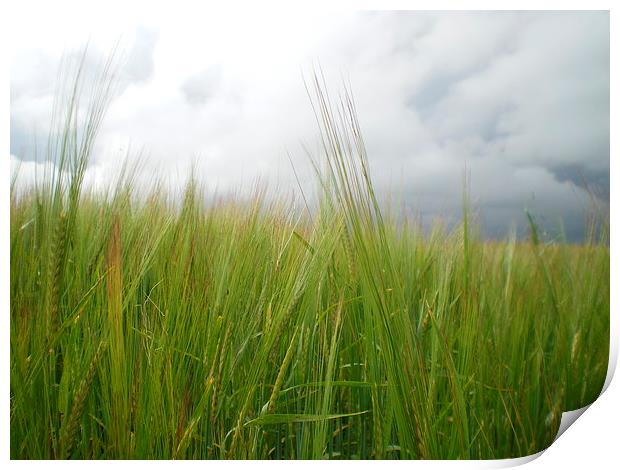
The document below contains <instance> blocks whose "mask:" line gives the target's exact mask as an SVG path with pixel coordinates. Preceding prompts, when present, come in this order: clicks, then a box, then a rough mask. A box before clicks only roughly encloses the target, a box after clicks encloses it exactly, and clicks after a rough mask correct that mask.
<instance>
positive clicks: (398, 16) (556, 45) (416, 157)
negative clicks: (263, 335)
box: [10, 11, 610, 240]
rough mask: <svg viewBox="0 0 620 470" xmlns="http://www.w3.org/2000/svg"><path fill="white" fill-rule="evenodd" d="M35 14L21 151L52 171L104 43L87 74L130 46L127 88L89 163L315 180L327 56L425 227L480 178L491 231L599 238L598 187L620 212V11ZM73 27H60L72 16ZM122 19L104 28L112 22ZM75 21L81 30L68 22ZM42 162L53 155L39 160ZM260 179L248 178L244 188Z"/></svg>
mask: <svg viewBox="0 0 620 470" xmlns="http://www.w3.org/2000/svg"><path fill="white" fill-rule="evenodd" d="M101 19H102V18H101V16H100V15H99V14H96V13H95V12H91V13H90V16H89V14H88V12H86V13H85V16H84V18H83V21H80V22H67V23H66V24H64V25H63V24H62V20H61V19H58V20H57V21H49V17H47V16H46V15H45V14H42V15H39V16H38V17H37V18H30V17H28V21H24V23H23V26H24V27H23V28H19V30H17V31H16V33H15V35H14V39H15V41H14V47H13V50H12V58H11V109H10V113H11V117H10V124H11V160H12V164H13V166H15V164H16V163H18V161H20V160H21V161H22V165H21V169H20V171H21V172H22V173H23V174H24V178H28V174H30V173H32V172H34V169H35V167H36V166H37V164H35V162H33V158H34V156H33V155H34V152H33V147H34V144H35V143H36V142H39V144H38V145H40V144H41V142H42V141H44V140H42V139H43V138H44V137H45V136H46V134H47V132H48V131H49V122H50V113H51V108H52V102H53V96H54V90H55V85H56V83H55V82H56V76H57V70H58V67H59V64H60V58H61V56H62V54H63V53H65V54H71V53H77V52H79V51H81V50H82V49H83V48H84V45H85V44H86V42H87V41H89V52H88V59H87V68H88V67H93V68H94V67H95V65H96V64H97V63H98V62H99V61H101V60H103V58H105V57H106V56H107V54H108V53H109V51H110V50H111V48H112V47H113V45H114V44H115V43H116V42H119V44H120V46H119V48H118V50H119V51H120V54H119V55H120V56H121V57H122V61H121V63H122V64H121V66H120V82H119V92H118V93H117V95H116V97H115V98H114V100H113V101H112V103H111V106H110V108H109V111H108V114H107V116H106V120H105V122H104V125H103V127H102V130H101V134H100V137H99V140H98V144H97V147H96V149H95V153H94V155H93V158H92V162H91V165H90V167H89V170H88V179H89V181H95V182H96V181H104V180H106V179H109V177H110V175H112V174H113V173H114V170H115V168H117V167H118V165H119V162H121V161H122V159H123V157H124V156H125V155H126V154H127V150H128V148H130V149H133V150H131V152H130V157H129V158H136V157H137V156H138V154H141V155H142V160H143V170H142V173H141V176H142V177H143V178H144V179H148V178H150V177H151V176H150V175H151V174H152V173H151V172H152V171H153V170H155V171H157V172H159V173H158V174H160V175H161V174H164V175H166V176H167V177H168V178H171V179H174V178H176V179H181V180H182V179H183V178H184V177H185V176H186V175H187V172H188V169H189V168H190V167H191V166H192V165H194V166H195V167H196V168H197V170H198V172H199V174H200V177H201V179H202V181H203V182H204V185H205V187H206V188H207V189H209V190H217V191H219V192H226V191H232V190H240V189H239V188H248V187H250V186H251V185H252V184H253V182H255V181H256V180H257V179H258V178H260V180H261V181H262V182H263V183H265V182H267V183H268V184H269V185H270V187H271V188H278V190H280V191H282V192H287V193H288V192H289V191H292V190H294V189H295V188H296V183H295V178H294V174H293V171H292V169H291V164H290V162H289V158H288V156H287V155H288V154H290V155H291V159H292V161H293V164H294V165H295V168H296V169H297V172H298V173H299V174H300V176H301V180H302V186H304V187H305V190H306V191H307V192H311V191H312V188H313V187H314V184H313V183H312V172H311V167H310V164H309V163H308V160H307V156H306V153H305V151H304V147H306V148H308V149H309V150H310V152H311V153H313V154H315V155H318V154H319V146H318V144H319V141H318V129H317V127H316V123H315V120H314V117H313V114H312V108H311V106H310V103H309V100H308V96H307V94H306V90H305V88H304V83H303V79H302V76H303V75H304V74H305V76H306V77H307V76H308V75H309V74H310V73H311V72H312V68H313V65H316V64H318V63H320V65H321V67H322V70H323V71H324V73H325V75H326V78H327V81H328V85H329V87H330V91H331V92H333V94H334V95H336V94H337V93H338V92H339V91H341V90H342V81H343V79H345V80H346V81H348V82H350V84H351V88H352V92H353V95H354V97H355V100H356V102H357V108H358V114H359V120H360V124H361V127H362V131H363V133H364V137H365V141H366V145H367V149H368V154H369V160H370V165H371V170H372V177H373V178H374V181H375V183H376V185H377V187H378V189H379V191H380V193H381V194H382V195H384V197H387V195H388V194H392V195H395V198H398V199H399V200H401V201H402V202H403V203H404V205H405V206H406V208H407V210H408V211H409V212H412V213H415V214H418V215H419V216H420V217H421V218H422V221H423V223H425V224H426V223H428V222H429V221H430V220H431V219H433V218H434V217H437V216H440V217H443V218H447V219H448V220H454V218H455V217H456V216H458V213H459V210H460V207H461V194H462V190H463V183H462V181H463V174H464V170H465V168H467V171H468V172H469V174H470V181H471V197H472V202H473V205H474V206H475V207H476V208H477V209H478V211H479V214H480V215H479V217H480V220H481V222H482V224H483V226H484V230H485V233H486V234H487V235H488V236H492V237H495V236H503V235H505V234H506V233H507V232H508V230H509V228H510V227H511V225H512V224H516V225H517V228H518V229H519V230H522V229H523V227H524V222H525V216H524V209H525V208H528V209H529V210H530V211H532V212H533V213H534V214H535V215H536V216H537V217H538V219H539V220H540V221H541V222H543V224H545V226H547V227H548V228H549V229H550V230H551V229H552V227H557V226H558V223H559V221H560V220H562V222H563V224H564V227H565V230H566V232H567V235H568V236H569V238H570V239H572V240H579V239H580V238H581V237H582V235H583V220H584V209H585V208H587V207H588V204H589V202H588V200H589V197H588V194H587V192H586V191H585V189H584V187H585V186H586V185H587V186H589V187H590V188H591V189H592V190H594V191H595V192H596V194H597V195H598V198H599V203H600V204H601V206H602V207H603V208H604V210H608V201H609V158H610V157H609V133H610V129H609V15H608V13H606V12H492V13H490V12H357V13H338V14H336V13H317V12H308V11H304V12H301V13H298V14H294V13H293V12H282V13H281V15H280V14H277V13H274V12H261V11H255V12H252V14H241V13H240V12H239V11H231V12H228V13H224V12H220V13H214V14H212V15H177V16H175V17H169V16H167V15H165V14H161V15H158V14H154V13H152V14H151V13H145V12H131V11H128V12H127V14H125V15H119V16H115V17H114V21H111V22H108V21H101ZM59 22H60V23H59ZM100 25H104V26H100ZM59 26H65V27H59ZM38 165H40V164H38ZM241 191H243V189H241Z"/></svg>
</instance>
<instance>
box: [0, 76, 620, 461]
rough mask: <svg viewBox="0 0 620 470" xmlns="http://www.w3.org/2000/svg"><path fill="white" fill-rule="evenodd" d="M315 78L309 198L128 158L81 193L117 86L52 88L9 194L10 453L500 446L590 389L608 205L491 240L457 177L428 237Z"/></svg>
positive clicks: (531, 433) (546, 421) (421, 451)
mask: <svg viewBox="0 0 620 470" xmlns="http://www.w3.org/2000/svg"><path fill="white" fill-rule="evenodd" d="M78 78H79V77H78ZM78 81H79V80H78ZM309 89H310V90H312V93H311V96H312V104H313V106H314V109H315V113H316V116H317V123H318V128H319V129H318V131H317V132H320V135H321V136H322V142H323V148H324V152H323V154H322V155H317V156H316V158H315V159H314V160H313V164H314V168H315V170H316V183H317V187H319V188H320V190H319V191H318V192H319V198H318V199H319V203H318V204H317V205H316V207H315V208H312V209H306V208H305V207H304V208H303V209H300V208H299V207H297V206H296V205H294V204H292V203H291V202H290V201H288V200H285V199H281V200H280V199H277V198H276V199H273V198H267V197H265V195H264V192H262V191H260V190H257V191H255V196H254V197H253V199H251V200H249V201H247V200H243V201H241V200H235V199H230V198H222V199H219V200H216V201H215V202H213V201H211V202H209V203H207V202H206V200H207V199H206V198H205V191H204V190H203V188H202V185H201V182H200V181H199V180H198V179H197V178H191V179H190V180H189V182H188V183H187V186H186V188H185V190H184V194H183V196H182V198H180V200H179V199H178V198H176V199H175V198H174V197H172V195H171V194H169V192H167V191H166V190H165V189H162V188H161V187H160V186H154V187H153V188H152V190H151V191H150V192H149V193H148V194H146V195H145V194H142V195H141V197H137V196H136V194H135V188H134V187H133V184H132V177H131V175H132V172H131V171H127V172H126V173H125V174H124V177H121V178H120V179H119V180H118V182H117V183H116V184H115V185H113V186H112V187H110V188H109V189H108V191H107V192H101V191H94V190H91V189H89V188H88V187H86V186H84V185H83V176H84V172H85V169H86V167H87V165H88V159H89V156H90V154H91V150H92V145H93V143H94V141H95V139H96V135H97V129H98V128H99V126H100V123H101V120H102V119H103V118H104V114H105V109H106V107H107V105H108V102H109V97H110V93H111V91H110V89H109V88H108V87H105V86H98V87H95V88H94V91H93V90H90V89H87V92H88V93H89V94H90V101H89V103H91V104H90V107H89V108H88V112H87V113H86V114H85V115H83V114H80V113H77V111H76V109H77V106H78V105H77V102H78V100H77V99H75V100H72V99H69V100H66V101H63V102H62V103H64V105H63V107H61V109H62V112H60V113H58V116H60V117H59V119H58V127H59V129H61V132H60V133H58V134H56V136H57V137H56V139H55V140H54V141H53V142H52V145H50V147H49V149H48V152H49V155H50V158H53V159H54V161H55V162H56V170H55V171H54V172H52V173H50V174H47V175H42V177H41V178H39V180H38V181H37V184H36V186H31V187H29V188H20V187H18V186H19V185H18V184H17V183H16V181H17V178H16V177H14V179H13V182H14V183H13V185H12V190H11V202H10V204H11V214H10V238H11V246H10V250H11V255H10V274H11V278H10V292H11V305H10V327H11V330H10V378H11V398H10V450H11V457H12V458H14V459H500V458H510V457H519V456H525V455H528V454H532V453H535V452H538V451H540V450H542V449H544V448H546V447H547V446H549V445H550V443H551V442H552V441H553V439H554V437H555V435H556V432H557V429H558V425H559V422H560V418H561V414H562V412H563V411H565V410H571V409H576V408H580V407H583V406H585V405H587V404H589V403H591V402H593V401H594V400H595V399H596V398H597V396H598V394H599V393H600V391H601V389H602V386H603V383H604V381H605V377H606V373H607V364H608V353H609V312H610V306H609V296H610V282H609V244H608V235H607V234H608V222H607V221H606V220H605V218H604V217H603V218H601V217H598V218H596V220H594V219H593V221H592V223H591V227H592V230H591V231H590V236H589V238H588V240H586V241H585V242H584V243H583V244H580V245H575V244H568V243H564V242H557V241H556V242H553V243H549V242H547V241H546V240H544V239H543V237H541V236H540V235H539V230H538V227H537V224H536V220H535V219H534V218H530V236H529V237H528V238H527V239H517V238H515V237H508V238H507V239H505V240H502V241H488V240H485V239H484V238H483V237H482V236H481V235H480V234H479V230H478V226H477V223H476V218H475V217H474V216H473V214H474V212H475V211H473V210H472V209H470V208H469V205H468V197H467V191H465V192H464V196H463V201H464V204H463V218H462V222H461V224H460V225H459V226H457V227H455V228H451V229H449V230H448V229H445V228H442V226H441V225H440V224H437V225H436V226H435V227H434V228H433V229H432V230H430V231H425V230H422V229H420V227H419V226H418V224H416V223H415V221H413V220H407V219H404V220H403V219H401V218H398V217H396V216H394V215H393V214H392V213H391V212H390V211H388V210H386V209H384V208H382V207H380V204H379V203H378V202H377V196H376V194H375V192H374V190H373V185H372V181H371V178H370V170H369V166H368V160H367V156H366V152H365V147H364V142H363V139H362V135H361V131H360V126H359V124H358V121H357V113H356V110H355V106H354V103H353V100H352V98H351V97H350V95H349V94H345V95H344V96H343V97H342V98H341V99H340V100H339V101H337V102H336V103H335V104H334V103H332V102H331V101H330V100H329V98H328V97H327V95H326V94H325V92H324V89H323V88H322V86H321V83H320V81H319V79H318V78H316V77H315V78H314V81H313V82H312V83H310V84H309ZM80 90H82V88H80V89H78V87H77V86H76V88H75V90H73V92H72V93H73V94H72V95H70V96H78V95H79V94H80V93H82V92H83V91H82V92H81V91H80ZM78 128H79V129H80V131H79V132H78V130H77V129H78ZM524 217H525V215H524Z"/></svg>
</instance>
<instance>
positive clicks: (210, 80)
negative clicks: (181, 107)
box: [181, 66, 221, 105]
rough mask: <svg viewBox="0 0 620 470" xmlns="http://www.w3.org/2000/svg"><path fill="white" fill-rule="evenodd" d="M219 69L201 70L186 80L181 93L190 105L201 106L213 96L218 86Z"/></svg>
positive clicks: (215, 67)
mask: <svg viewBox="0 0 620 470" xmlns="http://www.w3.org/2000/svg"><path fill="white" fill-rule="evenodd" d="M220 74H221V71H220V68H219V67H217V66H213V67H210V68H208V69H206V70H203V71H202V72H200V73H199V74H197V75H194V76H192V77H190V78H188V79H187V80H186V81H185V82H184V83H183V85H182V86H181V92H182V93H183V96H184V97H185V100H186V101H187V102H188V103H189V104H190V105H203V104H205V103H206V102H207V101H208V100H209V98H211V97H212V96H214V95H215V94H216V93H217V91H218V87H219V84H220Z"/></svg>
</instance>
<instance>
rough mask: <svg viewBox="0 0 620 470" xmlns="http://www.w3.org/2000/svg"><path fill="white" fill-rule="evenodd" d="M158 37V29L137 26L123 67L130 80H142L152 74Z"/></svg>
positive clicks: (145, 79)
mask: <svg viewBox="0 0 620 470" xmlns="http://www.w3.org/2000/svg"><path fill="white" fill-rule="evenodd" d="M158 39H159V32H158V31H154V30H150V29H147V28H145V27H143V26H140V27H139V28H137V30H136V37H135V41H134V43H133V46H132V48H131V50H130V52H129V54H128V57H127V62H126V65H125V67H124V69H123V71H124V73H125V75H126V77H127V79H128V80H129V81H130V82H136V83H139V82H144V81H147V80H148V79H150V78H151V77H152V76H153V73H154V71H155V62H154V59H153V54H154V51H155V45H156V44H157V41H158Z"/></svg>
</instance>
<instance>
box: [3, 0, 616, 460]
mask: <svg viewBox="0 0 620 470" xmlns="http://www.w3.org/2000/svg"><path fill="white" fill-rule="evenodd" d="M86 3H87V2H85V1H54V2H43V1H42V2H36V1H21V2H17V1H14V2H11V7H12V8H28V9H30V10H29V11H31V13H32V14H33V15H36V14H37V13H38V12H39V11H41V9H49V8H50V5H51V7H52V8H53V9H54V10H56V11H60V10H62V11H66V12H68V14H71V12H80V11H82V12H83V11H84V9H85V8H86V9H90V8H94V9H95V10H96V9H97V8H105V9H106V10H109V9H111V10H116V11H118V14H119V15H123V14H134V15H140V14H141V12H152V11H160V12H161V11H165V12H166V13H168V11H167V10H169V12H170V14H172V15H174V14H184V15H186V14H188V12H189V11H191V12H192V13H194V12H196V13H200V14H207V13H208V10H209V9H217V10H220V9H222V8H233V9H234V10H235V11H237V12H238V13H239V14H243V13H242V12H243V11H244V10H247V9H256V8H260V9H261V10H262V9H273V10H274V14H278V12H280V13H282V11H284V12H285V11H286V10H287V9H290V8H306V9H316V8H323V9H325V8H327V9H331V10H355V9H418V10H425V9H426V10H556V9H562V10H609V11H610V38H611V41H610V42H611V57H610V60H611V83H612V84H613V83H620V82H619V81H618V80H619V76H618V47H617V46H614V44H616V43H617V41H618V34H617V31H618V26H619V24H618V23H619V21H618V17H617V16H616V15H620V8H618V7H616V8H615V9H614V2H612V1H611V0H609V1H596V0H593V1H576V0H572V1H562V2H560V1H553V0H546V1H533V0H522V1H503V2H501V3H500V2H499V1H488V0H487V1H461V2H458V1H453V0H437V1H416V2H412V1H396V0H392V1H390V0H387V1H382V2H379V1H369V0H360V1H353V0H342V1H333V0H332V1H329V0H315V1H314V2H311V3H310V2H306V3H303V4H302V5H301V6H300V5H299V3H300V2H297V3H294V2H291V1H288V2H287V1H281V0H262V1H260V2H249V1H248V2H243V1H230V2H228V3H226V6H225V7H224V6H223V3H221V2H218V3H215V2H213V3H198V2H195V3H194V2H186V1H180V0H177V1H175V2H172V3H170V2H166V3H163V2H157V1H151V2H147V1H137V2H131V3H130V2H122V1H117V0H110V1H107V2H98V3H97V4H94V5H93V4H88V5H86ZM46 5H47V6H46ZM197 10H201V11H200V12H197ZM19 27H20V25H19V24H15V23H14V22H12V21H11V14H10V12H9V14H7V12H6V11H0V110H1V113H0V148H2V149H4V151H3V153H4V156H3V157H2V163H1V166H0V172H1V173H2V175H3V178H4V179H3V180H2V182H1V183H0V191H1V194H2V196H1V197H2V204H1V205H0V211H1V220H3V221H4V222H5V224H4V225H3V229H2V230H1V231H0V237H1V242H0V250H1V251H0V259H2V260H3V262H2V264H1V266H0V299H1V305H2V315H1V316H0V332H1V334H2V335H3V340H4V341H2V342H1V344H2V346H1V350H2V352H1V354H2V364H3V365H4V368H3V372H2V374H1V376H0V383H1V387H0V388H1V389H2V390H4V392H3V396H4V399H3V400H2V403H1V405H0V449H1V456H2V458H3V460H9V455H10V454H9V428H10V419H9V399H8V397H9V390H10V385H9V381H10V372H9V351H10V348H9V295H10V294H9V270H10V265H9V243H10V242H9V231H8V230H7V229H8V226H9V178H10V176H9V175H10V162H9V80H8V77H9V70H8V68H9V60H8V54H9V53H8V51H7V45H9V44H10V41H11V36H12V34H11V33H12V31H13V30H14V28H19ZM617 98H618V97H617V93H615V89H614V87H613V85H612V88H611V105H612V106H611V116H610V119H611V120H610V124H611V129H616V128H617V122H618V120H617V114H618V108H617ZM617 150H618V146H617V138H616V136H615V135H614V134H613V133H612V134H611V155H612V156H617ZM610 173H611V175H610V181H611V184H610V201H611V207H610V212H611V247H612V250H611V285H612V286H613V285H617V284H616V283H617V282H618V281H617V279H618V256H617V255H616V251H615V250H616V248H617V247H618V236H617V233H616V231H615V228H614V223H613V221H614V220H616V217H617V215H618V214H617V206H616V205H615V203H614V201H615V197H616V193H617V191H616V190H615V188H616V180H617V163H616V162H615V160H614V158H611V159H610ZM617 304H618V298H617V294H616V293H615V292H614V291H613V290H612V292H611V312H612V314H611V331H612V335H611V354H610V372H611V371H613V369H615V366H616V363H617V359H618V331H619V330H618V318H617ZM610 379H611V374H610V375H608V381H607V383H606V386H607V387H608V388H607V389H606V390H605V391H604V393H603V394H602V395H601V397H600V398H599V399H598V400H597V401H596V402H595V403H594V404H592V406H591V407H589V409H588V410H587V411H586V412H585V413H584V414H583V416H581V417H580V418H579V419H578V422H577V424H576V425H575V426H571V427H570V429H568V430H567V431H566V432H565V433H564V434H563V435H562V436H561V437H560V438H559V439H558V440H557V441H556V442H555V443H554V444H553V445H552V446H551V447H549V448H548V449H547V450H546V451H544V452H542V453H541V455H539V456H538V458H535V459H532V458H523V459H513V460H508V461H457V462H451V461H434V462H429V461H419V462H412V461H404V462H391V463H390V465H396V466H407V467H408V468H409V467H410V466H412V465H415V466H416V467H422V468H453V467H459V468H481V467H483V468H497V467H504V466H514V465H520V464H523V463H526V462H529V464H528V465H529V467H530V468H548V467H549V466H550V465H552V466H558V467H565V468H582V467H583V466H584V465H593V468H598V467H601V468H608V467H609V466H610V465H609V463H610V462H614V461H616V462H617V461H618V457H617V453H616V447H617V445H618V444H617V442H616V441H617V437H615V436H617V428H616V419H617V418H618V415H619V409H620V407H619V403H620V386H619V385H618V383H617V382H618V380H615V381H611V382H610ZM108 464H109V462H89V465H94V466H107V465H108ZM175 464H176V465H180V466H192V467H196V466H201V467H202V466H203V465H205V462H201V461H198V462H196V461H194V462H178V463H175ZM245 464H246V463H245V462H222V461H218V462H213V463H212V462H209V463H207V465H215V466H217V467H219V468H234V467H238V466H241V465H245ZM292 464H293V465H295V466H301V467H304V466H314V465H316V462H312V461H305V462H304V461H301V462H294V463H292ZM343 464H345V463H343V462H322V463H321V465H326V466H334V467H335V466H338V467H340V466H342V465H343ZM10 465H11V466H14V467H24V466H36V467H38V466H43V465H45V466H46V467H48V466H49V467H56V468H61V467H62V468H65V466H67V465H68V466H69V467H72V466H78V465H79V466H81V465H83V464H82V463H81V462H23V461H11V462H10ZM115 465H121V466H125V465H131V466H132V467H133V466H135V465H137V466H138V467H142V468H144V467H146V466H147V465H148V466H155V467H159V468H162V467H167V466H168V465H170V462H167V461H152V462H116V463H115ZM251 465H256V466H258V467H264V468H273V467H274V466H275V467H278V466H284V465H286V466H288V465H291V462H270V461H269V462H267V461H259V462H256V461H255V462H252V463H251ZM345 465H347V464H345ZM348 465H355V467H356V468H359V467H360V466H362V467H365V466H370V465H374V463H373V462H368V461H362V462H355V463H352V464H351V463H349V464H348Z"/></svg>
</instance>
